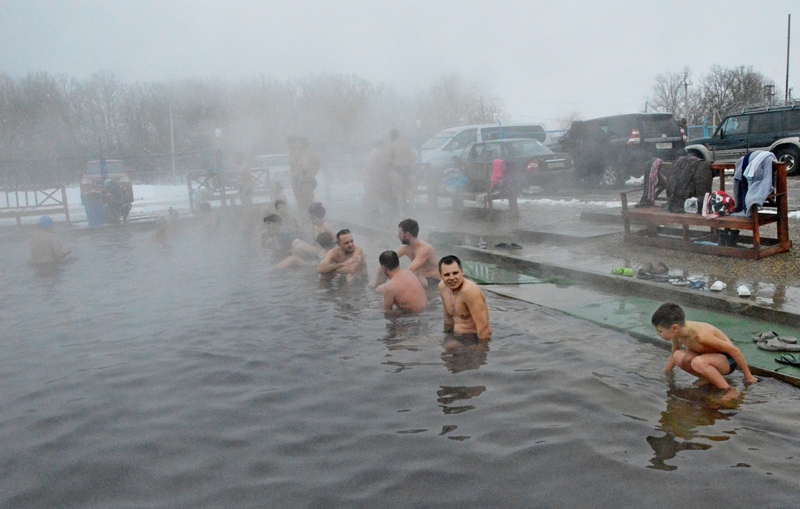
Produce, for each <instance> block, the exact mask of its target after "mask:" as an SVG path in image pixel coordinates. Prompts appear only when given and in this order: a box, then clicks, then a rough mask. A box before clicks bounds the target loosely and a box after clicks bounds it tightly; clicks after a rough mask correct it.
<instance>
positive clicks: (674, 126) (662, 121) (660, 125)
mask: <svg viewBox="0 0 800 509" xmlns="http://www.w3.org/2000/svg"><path fill="white" fill-rule="evenodd" d="M639 134H640V135H641V136H642V138H658V137H660V136H661V135H662V134H666V135H667V136H680V135H681V126H679V125H678V122H676V121H675V119H674V118H672V117H663V118H662V117H653V118H645V119H644V120H643V121H642V125H641V128H640V131H639Z"/></svg>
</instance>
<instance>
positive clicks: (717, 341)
mask: <svg viewBox="0 0 800 509" xmlns="http://www.w3.org/2000/svg"><path fill="white" fill-rule="evenodd" d="M651 322H652V324H653V326H654V327H655V329H656V333H658V336H659V337H660V338H661V339H664V340H667V341H671V342H672V353H670V356H669V360H668V361H667V365H666V367H664V373H670V372H671V371H672V369H673V368H674V367H675V366H678V367H679V368H681V369H682V370H684V371H686V372H687V373H690V374H692V375H694V376H696V377H698V378H699V379H700V380H699V381H700V384H701V385H704V384H706V383H710V384H711V385H713V386H714V387H717V388H719V389H729V388H730V385H729V384H728V382H727V381H726V380H725V378H724V377H725V375H729V374H731V373H733V371H734V370H735V369H736V367H737V366H738V367H739V370H740V371H741V372H742V374H743V375H744V382H745V383H747V384H751V383H756V382H758V380H757V379H756V377H754V376H753V374H752V373H750V368H749V367H748V366H747V362H745V360H744V356H743V355H742V352H741V350H739V349H738V348H736V346H734V344H733V342H731V340H730V339H729V338H728V336H726V335H725V334H724V333H723V332H722V331H721V330H719V329H718V328H716V327H714V326H713V325H711V324H709V323H705V322H693V321H686V316H685V314H684V311H683V309H682V308H681V307H680V306H679V305H677V304H673V303H671V302H667V303H665V304H662V305H661V306H660V307H659V308H658V309H657V310H656V312H655V313H653V317H652V319H651Z"/></svg>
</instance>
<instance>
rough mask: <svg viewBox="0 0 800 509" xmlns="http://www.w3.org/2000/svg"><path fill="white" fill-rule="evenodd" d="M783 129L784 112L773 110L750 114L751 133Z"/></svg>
mask: <svg viewBox="0 0 800 509" xmlns="http://www.w3.org/2000/svg"><path fill="white" fill-rule="evenodd" d="M782 130H783V112H782V111H773V112H769V113H758V114H756V115H750V133H751V134H760V133H771V132H775V131H782Z"/></svg>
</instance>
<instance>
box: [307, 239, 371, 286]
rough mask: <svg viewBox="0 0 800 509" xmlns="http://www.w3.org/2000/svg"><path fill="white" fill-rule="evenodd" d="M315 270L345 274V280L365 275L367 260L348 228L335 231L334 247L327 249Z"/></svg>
mask: <svg viewBox="0 0 800 509" xmlns="http://www.w3.org/2000/svg"><path fill="white" fill-rule="evenodd" d="M317 272H318V273H319V274H320V275H322V274H345V278H346V280H347V281H353V280H354V279H356V278H357V277H367V261H366V259H365V258H364V252H363V251H361V248H360V247H356V245H355V242H353V234H352V233H350V230H347V229H344V230H339V231H338V232H337V233H336V247H335V248H333V249H331V250H330V251H328V254H326V255H325V258H323V259H322V261H321V262H319V265H318V266H317Z"/></svg>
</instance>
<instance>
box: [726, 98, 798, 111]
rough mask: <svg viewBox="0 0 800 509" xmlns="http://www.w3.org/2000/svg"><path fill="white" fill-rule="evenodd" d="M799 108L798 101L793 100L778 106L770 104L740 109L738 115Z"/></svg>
mask: <svg viewBox="0 0 800 509" xmlns="http://www.w3.org/2000/svg"><path fill="white" fill-rule="evenodd" d="M798 107H800V101H798V100H796V99H794V100H792V101H788V102H785V103H780V104H770V105H765V106H750V107H744V108H742V111H741V112H740V113H763V112H765V111H783V110H792V109H795V108H798Z"/></svg>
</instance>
